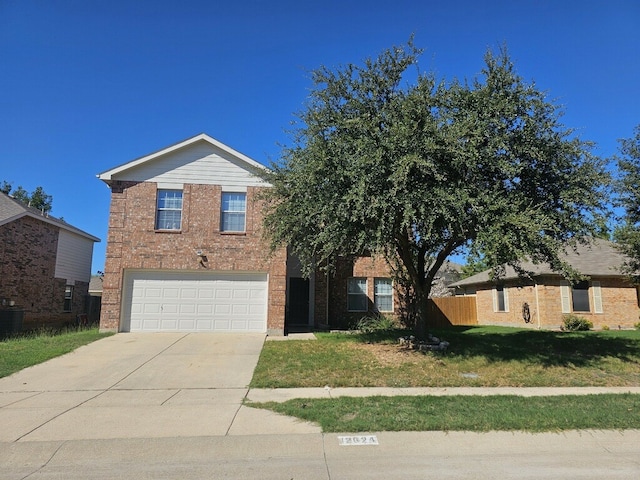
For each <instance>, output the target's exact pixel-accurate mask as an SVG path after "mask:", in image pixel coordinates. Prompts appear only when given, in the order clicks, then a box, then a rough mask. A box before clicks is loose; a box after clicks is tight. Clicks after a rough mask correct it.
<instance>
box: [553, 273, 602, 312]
mask: <svg viewBox="0 0 640 480" xmlns="http://www.w3.org/2000/svg"><path fill="white" fill-rule="evenodd" d="M560 301H561V303H562V313H573V312H576V313H580V312H582V313H589V312H591V309H592V307H593V313H602V312H603V307H602V287H601V285H600V282H596V281H592V282H591V284H589V282H588V281H587V280H584V281H581V282H577V283H574V284H573V285H571V284H569V282H567V281H564V280H563V281H562V283H561V285H560Z"/></svg>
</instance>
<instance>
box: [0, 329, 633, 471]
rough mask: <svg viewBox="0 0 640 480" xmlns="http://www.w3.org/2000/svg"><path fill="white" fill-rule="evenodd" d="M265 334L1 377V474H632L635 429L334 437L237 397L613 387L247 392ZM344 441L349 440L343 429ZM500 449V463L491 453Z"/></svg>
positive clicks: (188, 341) (74, 361)
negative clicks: (351, 443)
mask: <svg viewBox="0 0 640 480" xmlns="http://www.w3.org/2000/svg"><path fill="white" fill-rule="evenodd" d="M264 340H265V337H264V335H245V334H243V335H231V334H229V335H225V334H140V335H138V334H119V335H115V336H112V337H108V338H105V339H102V340H99V341H97V342H94V343H92V344H90V345H87V346H84V347H81V348H79V349H78V350H76V351H74V352H72V353H70V354H67V355H64V356H62V357H59V358H56V359H53V360H50V361H48V362H45V363H43V364H40V365H36V366H34V367H31V368H27V369H25V370H22V371H20V372H18V373H16V374H14V375H11V376H10V377H6V378H2V379H0V427H1V428H0V478H2V479H16V480H17V479H25V478H27V477H28V478H34V479H36V478H37V479H49V478H51V479H53V478H65V479H74V478H78V479H83V480H84V479H89V478H90V479H111V478H182V479H190V478H262V479H270V478H273V479H280V478H296V479H297V478H304V479H315V478H318V479H326V480H336V479H339V478H340V479H342V478H344V479H347V478H349V479H353V478H398V477H400V476H401V477H402V478H416V479H418V478H420V479H421V478H425V477H428V476H436V477H437V478H456V479H466V478H469V479H472V478H473V479H483V478H487V479H489V478H491V479H493V478H524V477H523V476H522V475H523V472H524V471H526V472H527V474H528V475H529V476H528V477H526V478H536V479H544V478H581V479H587V478H594V479H595V478H598V479H599V478H619V479H632V478H633V479H635V478H639V477H640V460H638V458H640V457H638V455H637V452H638V450H637V445H638V444H639V443H640V431H637V430H631V431H624V432H611V431H605V432H562V433H559V434H556V433H549V434H536V435H532V434H522V433H517V432H492V433H488V434H475V433H468V432H378V433H375V432H372V434H371V435H373V436H374V437H375V438H376V440H377V441H378V444H376V445H375V446H370V447H348V446H346V447H345V446H343V444H342V443H341V439H340V438H341V435H340V434H323V433H322V432H321V429H320V428H319V427H318V426H317V425H314V424H310V423H306V422H302V421H299V420H297V419H294V418H290V417H286V416H282V415H277V414H275V413H272V412H269V411H266V410H260V409H255V408H251V407H250V402H248V403H245V400H249V401H268V400H275V401H284V400H287V399H289V398H296V397H304V398H307V397H312V398H314V397H315V398H318V397H326V398H331V397H336V396H343V395H351V396H363V395H425V394H428V395H460V394H463V395H472V394H473V395H477V394H481V395H493V394H523V395H552V394H563V395H564V394H568V393H571V394H573V393H583V394H586V393H605V392H616V393H619V392H626V391H632V392H635V393H640V390H639V389H638V388H623V389H619V388H616V389H598V388H595V389H594V388H588V389H564V388H563V389H505V388H502V389H484V388H482V389H476V388H472V389H459V388H449V389H443V388H441V389H435V388H420V389H379V388H368V389H347V388H336V389H332V388H313V389H251V390H250V389H249V388H248V387H247V385H248V384H249V382H250V380H251V377H252V374H253V370H254V368H255V366H256V364H257V361H258V357H259V355H260V351H261V349H262V345H263V342H264ZM342 435H348V434H342ZM498 454H499V455H498Z"/></svg>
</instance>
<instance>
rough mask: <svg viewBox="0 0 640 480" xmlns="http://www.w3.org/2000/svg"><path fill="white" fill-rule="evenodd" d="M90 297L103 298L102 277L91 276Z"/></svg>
mask: <svg viewBox="0 0 640 480" xmlns="http://www.w3.org/2000/svg"><path fill="white" fill-rule="evenodd" d="M89 295H91V296H94V297H101V296H102V277H101V276H99V275H91V280H89Z"/></svg>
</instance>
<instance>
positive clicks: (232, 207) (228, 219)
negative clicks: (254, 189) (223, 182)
mask: <svg viewBox="0 0 640 480" xmlns="http://www.w3.org/2000/svg"><path fill="white" fill-rule="evenodd" d="M246 216H247V194H246V193H240V192H223V193H222V214H221V217H220V231H221V232H244V231H245V228H246V227H245V221H246Z"/></svg>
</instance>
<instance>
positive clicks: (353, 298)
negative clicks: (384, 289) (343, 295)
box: [347, 277, 369, 312]
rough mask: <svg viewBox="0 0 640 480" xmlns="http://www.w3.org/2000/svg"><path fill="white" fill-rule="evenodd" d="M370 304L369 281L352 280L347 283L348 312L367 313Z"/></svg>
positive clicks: (364, 279) (362, 279)
mask: <svg viewBox="0 0 640 480" xmlns="http://www.w3.org/2000/svg"><path fill="white" fill-rule="evenodd" d="M368 303H369V299H368V297H367V279H366V278H357V277H354V278H350V279H349V280H348V283H347V310H349V311H350V312H366V311H367V310H368V308H367V306H368Z"/></svg>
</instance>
